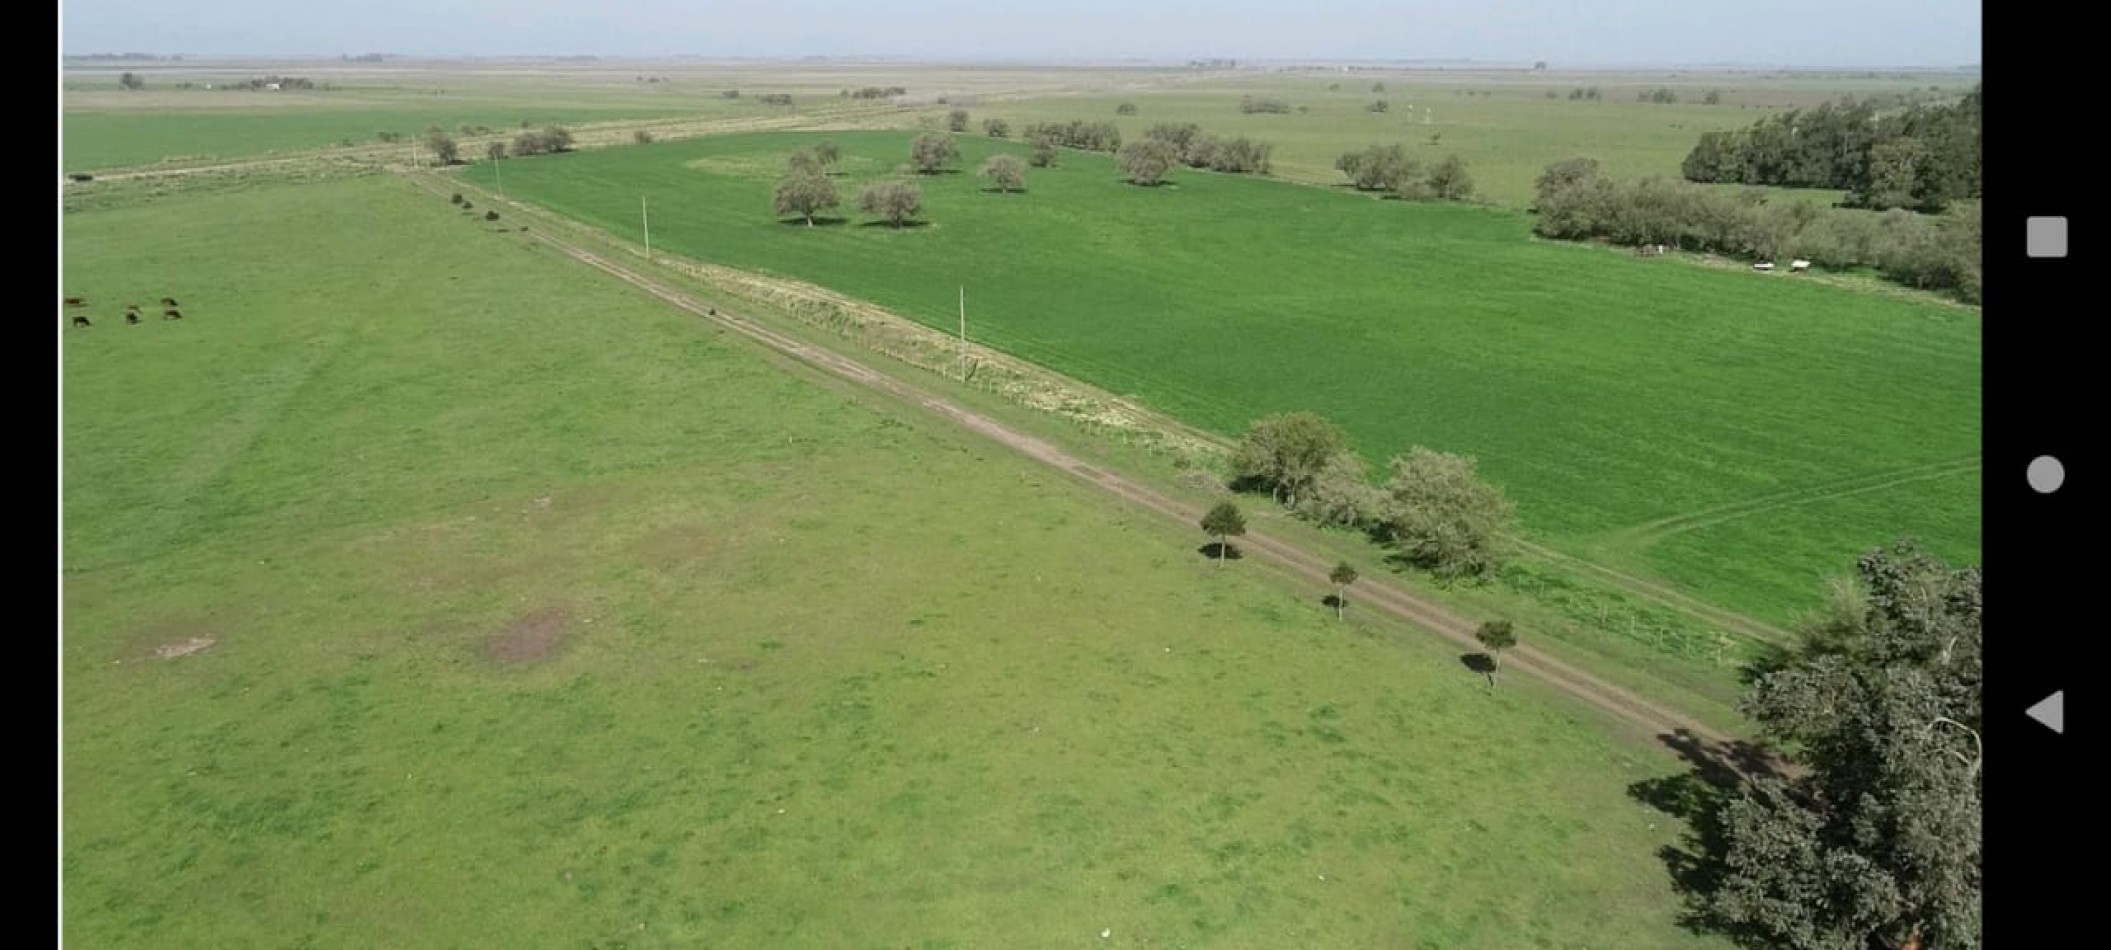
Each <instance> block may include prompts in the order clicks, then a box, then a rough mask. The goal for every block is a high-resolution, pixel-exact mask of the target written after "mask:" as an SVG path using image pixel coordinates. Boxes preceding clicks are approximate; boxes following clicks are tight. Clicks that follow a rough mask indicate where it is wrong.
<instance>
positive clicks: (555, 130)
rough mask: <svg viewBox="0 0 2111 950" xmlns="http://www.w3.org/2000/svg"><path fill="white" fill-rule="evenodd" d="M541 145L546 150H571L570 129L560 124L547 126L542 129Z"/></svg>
mask: <svg viewBox="0 0 2111 950" xmlns="http://www.w3.org/2000/svg"><path fill="white" fill-rule="evenodd" d="M542 145H543V148H544V149H545V150H547V151H551V152H569V151H571V150H572V130H570V129H567V128H565V127H564V126H561V125H553V126H549V127H547V128H545V129H543V130H542Z"/></svg>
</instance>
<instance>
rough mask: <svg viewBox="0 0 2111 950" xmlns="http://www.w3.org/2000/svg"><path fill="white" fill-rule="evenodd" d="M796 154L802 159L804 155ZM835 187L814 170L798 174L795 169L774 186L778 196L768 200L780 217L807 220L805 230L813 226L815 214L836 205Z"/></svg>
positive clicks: (797, 170) (800, 171)
mask: <svg viewBox="0 0 2111 950" xmlns="http://www.w3.org/2000/svg"><path fill="white" fill-rule="evenodd" d="M795 154H800V155H804V154H806V153H804V152H798V153H795ZM837 203H838V202H837V199H836V184H835V182H832V181H829V180H828V178H827V177H826V176H824V175H822V174H821V173H820V171H819V170H817V169H814V168H807V169H804V170H801V169H799V168H797V167H796V166H795V167H794V168H793V169H792V172H791V174H789V175H786V176H785V177H784V180H783V181H780V182H778V183H777V193H776V195H775V196H773V198H772V200H771V204H772V206H773V207H774V208H775V209H776V211H777V213H778V214H780V215H786V214H795V215H798V216H799V217H801V218H804V219H806V226H807V227H813V226H814V213H815V212H818V211H821V210H823V209H826V208H833V207H835V206H836V205H837Z"/></svg>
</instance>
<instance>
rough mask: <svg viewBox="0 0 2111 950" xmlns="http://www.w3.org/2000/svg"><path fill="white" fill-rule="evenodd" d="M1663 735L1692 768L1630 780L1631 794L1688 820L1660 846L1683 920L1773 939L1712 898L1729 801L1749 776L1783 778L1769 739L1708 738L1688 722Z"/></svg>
mask: <svg viewBox="0 0 2111 950" xmlns="http://www.w3.org/2000/svg"><path fill="white" fill-rule="evenodd" d="M1657 738H1658V741H1660V742H1663V743H1664V744H1665V745H1666V746H1668V747H1670V748H1671V750H1672V751H1673V752H1675V753H1677V754H1678V756H1679V758H1680V759H1681V760H1682V761H1684V762H1685V763H1686V765H1687V769H1686V770H1685V771H1683V772H1679V773H1677V774H1673V775H1665V776H1660V777H1658V778H1651V779H1643V780H1642V781H1639V782H1636V783H1634V784H1632V785H1629V786H1628V787H1627V794H1628V796H1629V797H1630V798H1633V799H1634V800H1636V801H1638V802H1641V803H1642V804H1645V805H1648V806H1649V807H1651V808H1654V809H1656V810H1657V811H1660V812H1663V813H1664V814H1666V815H1670V816H1672V817H1674V818H1677V819H1679V820H1680V821H1682V822H1684V823H1685V825H1686V831H1685V834H1684V835H1682V836H1681V837H1680V840H1679V843H1678V844H1675V845H1666V846H1664V847H1662V848H1659V849H1658V850H1657V858H1658V859H1659V860H1661V861H1663V862H1664V869H1665V871H1666V872H1668V873H1669V874H1670V875H1671V882H1672V887H1673V888H1674V889H1675V890H1677V891H1678V893H1679V897H1680V899H1681V900H1682V901H1683V902H1684V903H1685V905H1686V909H1685V911H1684V913H1682V914H1681V915H1680V918H1679V925H1680V926H1682V927H1684V928H1685V929H1687V930H1689V931H1692V932H1694V933H1701V934H1719V935H1722V936H1727V937H1729V938H1731V940H1732V941H1734V942H1736V943H1738V944H1739V945H1742V946H1747V947H1763V946H1767V938H1766V937H1765V936H1764V935H1761V934H1758V933H1757V932H1755V931H1752V930H1751V929H1750V928H1748V927H1742V926H1738V925H1735V924H1731V923H1729V922H1727V921H1724V920H1723V919H1722V918H1721V917H1720V916H1719V915H1717V914H1715V913H1714V912H1713V911H1712V910H1711V909H1710V908H1709V906H1708V905H1709V902H1710V899H1711V898H1712V897H1713V896H1714V895H1715V893H1716V892H1717V891H1719V890H1720V889H1721V888H1722V886H1723V882H1724V881H1725V880H1726V879H1727V877H1728V874H1729V861H1728V857H1729V853H1730V838H1729V832H1728V823H1727V821H1726V815H1727V809H1728V808H1729V806H1730V804H1731V803H1733V802H1735V801H1737V799H1738V797H1739V796H1740V795H1741V794H1743V791H1744V788H1745V787H1746V784H1747V782H1748V781H1750V780H1751V779H1754V778H1768V779H1771V778H1777V777H1779V776H1780V774H1781V773H1780V771H1779V770H1778V768H1777V767H1776V764H1775V762H1774V761H1773V758H1772V757H1771V756H1770V755H1769V754H1768V752H1767V750H1766V749H1765V748H1764V747H1763V746H1759V745H1756V744H1754V743H1750V742H1745V741H1743V740H1735V741H1731V742H1728V743H1716V742H1709V741H1707V740H1704V739H1702V738H1700V737H1699V736H1695V735H1693V734H1692V733H1690V732H1688V731H1686V730H1684V729H1680V730H1677V731H1674V732H1670V733H1666V734H1664V735H1661V736H1658V737H1657Z"/></svg>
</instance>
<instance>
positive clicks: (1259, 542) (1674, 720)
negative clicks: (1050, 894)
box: [413, 176, 1737, 758]
mask: <svg viewBox="0 0 2111 950" xmlns="http://www.w3.org/2000/svg"><path fill="white" fill-rule="evenodd" d="M413 181H414V183H416V184H417V185H418V187H420V188H422V189H424V190H425V191H427V192H429V193H432V194H434V195H436V196H437V195H441V194H445V193H446V191H445V188H444V186H440V185H438V184H437V183H436V182H433V181H432V180H431V179H429V178H426V177H423V176H418V177H415V178H413ZM525 236H526V237H528V238H529V239H531V240H533V241H535V242H538V243H540V244H542V245H543V246H545V247H548V248H550V249H552V250H554V251H556V252H558V253H560V254H562V255H564V256H565V257H568V258H570V259H572V260H574V261H577V262H579V263H582V264H585V265H587V266H589V267H592V268H595V269H596V270H599V271H601V272H603V273H605V274H608V275H609V276H611V277H614V278H615V279H617V280H619V281H621V282H623V283H625V284H628V285H630V286H632V287H634V288H637V289H639V290H642V291H644V292H645V293H647V294H650V295H651V296H653V297H656V298H659V299H660V300H662V301H664V302H666V303H668V304H670V305H672V306H675V307H678V308H680V309H682V310H684V311H687V312H688V313H690V314H691V315H693V316H696V317H698V318H700V319H702V320H706V321H709V322H712V323H716V324H718V325H720V326H723V327H725V328H727V329H730V330H733V331H735V332H737V333H740V334H741V335H743V336H746V337H748V338H749V339H752V340H754V341H755V342H757V343H760V344H762V345H764V346H766V347H769V348H770V349H772V350H775V351H777V352H779V353H782V354H784V355H787V356H790V357H792V358H794V359H797V360H799V361H801V362H804V363H807V364H809V365H811V366H814V367H817V368H819V369H822V370H825V371H827V372H829V373H831V374H834V375H836V376H839V377H841V378H843V379H846V380H849V381H851V382H854V383H857V384H859V385H862V386H865V387H867V388H870V389H873V390H876V391H879V392H882V393H885V394H888V395H890V396H893V397H896V398H898V399H902V400H905V401H908V402H910V403H913V404H916V405H919V406H921V407H923V408H924V409H926V410H928V411H930V412H932V413H933V414H935V415H939V416H943V417H945V418H947V419H950V420H952V421H953V422H955V423H957V424H959V425H960V426H962V427H963V428H966V429H968V430H970V431H973V432H976V433H978V434H981V435H983V436H985V437H987V438H989V439H991V440H992V441H995V442H998V443H1001V444H1003V445H1005V446H1007V447H1009V448H1011V449H1014V450H1016V451H1018V452H1020V453H1022V454H1024V455H1026V456H1028V457H1030V458H1033V459H1036V460H1038V461H1041V462H1043V463H1045V464H1047V465H1050V466H1052V467H1055V468H1058V469H1061V470H1063V471H1065V472H1068V473H1070V474H1071V475H1073V476H1075V477H1077V478H1079V479H1081V480H1083V481H1085V482H1087V483H1089V484H1092V485H1094V486H1097V487H1099V488H1100V489H1102V490H1104V491H1107V492H1110V493H1112V494H1114V495H1116V496H1118V497H1120V498H1122V499H1124V500H1126V501H1129V502H1131V503H1133V504H1135V505H1137V506H1139V507H1141V508H1145V509H1147V510H1150V511H1153V512H1156V513H1158V514H1161V515H1164V516H1166V517H1169V518H1173V519H1176V520H1178V521H1179V522H1180V523H1181V524H1182V525H1184V526H1192V525H1193V524H1194V523H1195V520H1196V519H1197V518H1199V517H1200V515H1201V512H1200V510H1199V509H1196V508H1193V507H1191V506H1188V505H1185V504H1182V503H1180V502H1178V501H1175V500H1173V499H1171V498H1168V497H1166V496H1164V495H1161V494H1159V493H1157V492H1155V491H1152V490H1151V489H1149V488H1147V487H1145V486H1144V485H1142V484H1140V483H1137V482H1135V481H1132V480H1130V479H1128V478H1126V477H1124V476H1122V475H1120V474H1117V473H1115V472H1112V471H1109V470H1107V469H1104V468H1101V467H1099V466H1096V465H1093V464H1091V463H1089V462H1086V461H1085V460H1083V459H1081V458H1078V457H1077V456H1075V455H1072V454H1070V453H1069V452H1066V451H1064V450H1063V449H1061V448H1058V447H1057V446H1055V445H1053V444H1051V443H1049V442H1047V441H1044V440H1042V439H1038V438H1035V437H1033V436H1030V435H1027V434H1025V433H1023V432H1019V431H1017V430H1014V429H1011V428H1009V427H1007V426H1005V425H1003V424H1002V423H999V422H997V421H995V420H993V419H990V418H988V417H986V416H983V415H980V414H978V413H975V412H972V411H969V410H967V409H965V408H963V407H961V406H960V405H958V404H956V403H954V402H952V401H951V400H949V399H947V398H945V397H943V396H940V395H937V394H935V393H933V392H930V391H928V390H925V389H922V388H921V387H917V386H914V385H912V384H910V383H907V382H904V381H902V380H899V379H896V378H894V377H892V376H888V375H885V374H883V373H879V372H876V371H874V370H872V369H869V368H867V367H866V366H864V365H863V364H861V363H859V362H858V361H856V360H853V359H850V358H849V357H846V356H843V355H842V354H839V353H835V352H832V351H829V350H824V349H821V348H819V347H816V346H813V345H810V344H807V343H805V342H802V341H800V340H798V339H796V338H793V337H791V336H788V335H785V334H783V333H779V332H777V331H775V330H772V329H770V328H769V327H766V326H763V325H762V324H760V323H757V322H755V321H753V320H751V319H749V318H747V317H743V316H741V315H739V314H737V313H734V312H733V311H731V310H730V309H728V308H726V307H722V306H708V305H706V304H704V303H702V302H700V301H698V300H696V299H695V298H693V297H690V296H689V295H687V294H684V293H682V292H681V291H679V290H675V289H672V288H670V287H668V286H666V285H665V284H662V283H660V282H658V281H655V280H653V279H651V278H649V277H646V276H645V275H643V274H641V273H639V272H637V271H635V270H632V269H630V268H628V267H624V266H622V265H619V264H616V263H614V262H611V261H609V260H608V259H606V258H605V257H603V256H602V255H600V254H597V253H594V252H593V251H590V250H587V249H585V248H582V247H580V246H578V245H575V244H573V243H571V242H570V241H567V240H564V239H561V238H557V237H553V236H551V235H549V234H547V233H544V232H542V231H535V232H531V233H530V234H528V235H525ZM1241 546H1242V547H1244V548H1245V549H1246V550H1248V551H1250V552H1251V553H1253V554H1254V555H1256V556H1257V557H1258V559H1259V560H1262V561H1264V562H1268V563H1271V564H1272V565H1273V566H1275V567H1276V568H1278V569H1280V570H1283V571H1286V572H1287V573H1289V574H1290V575H1292V576H1295V577H1298V578H1302V579H1304V580H1306V581H1309V582H1312V583H1314V584H1316V585H1319V586H1330V585H1329V584H1328V581H1327V572H1328V570H1329V569H1330V568H1331V566H1332V561H1330V560H1328V559H1326V558H1324V557H1321V556H1318V555H1315V554H1313V553H1311V552H1309V551H1305V550H1302V549H1300V548H1297V547H1295V546H1293V545H1291V544H1288V543H1286V542H1283V541H1281V540H1278V539H1276V538H1272V537H1270V536H1268V535H1267V534H1265V533H1263V532H1257V531H1256V532H1249V533H1248V534H1247V535H1246V536H1245V537H1244V538H1243V539H1242V540H1241ZM1358 590H1359V591H1360V592H1361V597H1360V602H1361V603H1363V604H1366V605H1368V606H1371V607H1375V608H1378V609H1381V610H1383V611H1385V612H1386V613H1388V614H1391V615H1393V616H1394V617H1397V618H1399V619H1402V620H1406V621H1408V622H1409V623H1411V624H1414V625H1416V626H1419V627H1422V628H1424V629H1426V630H1428V631H1430V632H1431V633H1434V634H1436V635H1437V636H1439V637H1442V638H1443V639H1445V640H1446V641H1448V642H1450V643H1451V644H1453V645H1454V646H1457V647H1460V648H1461V649H1464V650H1467V651H1471V652H1480V650H1481V647H1480V644H1479V643H1478V642H1477V641H1476V640H1475V639H1474V632H1475V630H1477V629H1478V625H1477V624H1475V623H1474V622H1472V621H1470V620H1468V619H1466V618H1464V617H1461V616H1459V615H1457V614H1455V613H1452V612H1451V611H1449V610H1447V609H1445V608H1443V607H1440V606H1437V605H1435V604H1432V603H1429V602H1427V601H1424V600H1422V599H1420V598H1417V597H1415V596H1413V595H1411V594H1408V593H1406V592H1404V591H1401V590H1399V589H1397V588H1394V587H1391V586H1389V585H1387V584H1385V583H1383V582H1381V581H1379V580H1377V579H1375V578H1374V579H1370V580H1366V581H1365V582H1363V583H1362V584H1359V585H1358ZM1504 668H1505V669H1507V670H1511V671H1514V672H1517V673H1521V674H1523V675H1526V676H1530V677H1533V678H1536V679H1538V680H1540V681H1542V682H1545V683H1547V684H1549V685H1551V686H1553V687H1554V688H1556V689H1558V690H1560V691H1562V692H1564V693H1567V694H1569V695H1571V696H1573V697H1575V698H1577V699H1579V700H1582V701H1583V702H1585V703H1587V704H1589V705H1591V706H1594V707H1596V708H1598V709H1600V710H1602V711H1603V712H1605V713H1608V714H1610V715H1611V716H1612V717H1614V718H1615V719H1617V720H1619V721H1620V722H1622V723H1624V724H1625V725H1627V726H1630V727H1634V728H1638V729H1640V730H1643V731H1645V732H1647V733H1648V734H1649V735H1651V736H1653V737H1658V738H1664V739H1667V740H1668V739H1669V738H1670V737H1673V736H1680V735H1684V736H1690V737H1694V738H1698V739H1700V740H1702V741H1704V742H1706V743H1708V744H1710V745H1719V746H1730V745H1734V744H1736V743H1737V740H1735V739H1733V738H1732V737H1730V736H1727V735H1725V734H1723V733H1721V732H1719V731H1717V730H1715V729H1713V728H1711V727H1709V726H1708V725H1707V724H1705V723H1703V722H1701V721H1699V720H1698V719H1696V718H1694V717H1692V716H1689V715H1686V714H1684V713H1682V712H1679V711H1678V710H1675V709H1671V708H1668V707H1666V706H1664V705H1662V704H1659V703H1656V702H1652V701H1650V700H1648V699H1645V698H1643V697H1642V696H1640V695H1637V694H1636V693H1634V692H1633V691H1631V690H1628V689H1626V688H1624V687H1621V686H1618V685H1615V684H1613V683H1609V682H1606V681H1605V680H1603V679H1600V678H1598V677H1597V676H1594V675H1592V674H1590V673H1588V672H1586V671H1584V670H1581V669H1578V668H1577V667H1575V666H1572V665H1570V664H1568V663H1565V662H1563V661H1561V660H1558V659H1556V658H1554V657H1551V656H1548V655H1546V654H1544V653H1542V652H1540V651H1538V650H1534V649H1531V648H1529V647H1517V648H1514V649H1513V650H1511V651H1510V652H1509V654H1508V655H1507V656H1506V658H1505V660H1504ZM1725 758H1728V756H1725Z"/></svg>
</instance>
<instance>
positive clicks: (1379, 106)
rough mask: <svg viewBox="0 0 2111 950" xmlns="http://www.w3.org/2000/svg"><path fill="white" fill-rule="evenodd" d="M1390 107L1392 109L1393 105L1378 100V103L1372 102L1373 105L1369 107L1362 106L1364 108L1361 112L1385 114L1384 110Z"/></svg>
mask: <svg viewBox="0 0 2111 950" xmlns="http://www.w3.org/2000/svg"><path fill="white" fill-rule="evenodd" d="M1392 107H1393V104H1392V103H1390V102H1387V101H1385V100H1383V99H1380V100H1378V101H1376V102H1373V103H1371V104H1370V105H1367V106H1364V107H1363V111H1365V112H1381V113H1382V112H1385V111H1386V110H1388V109H1391V108H1392Z"/></svg>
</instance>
